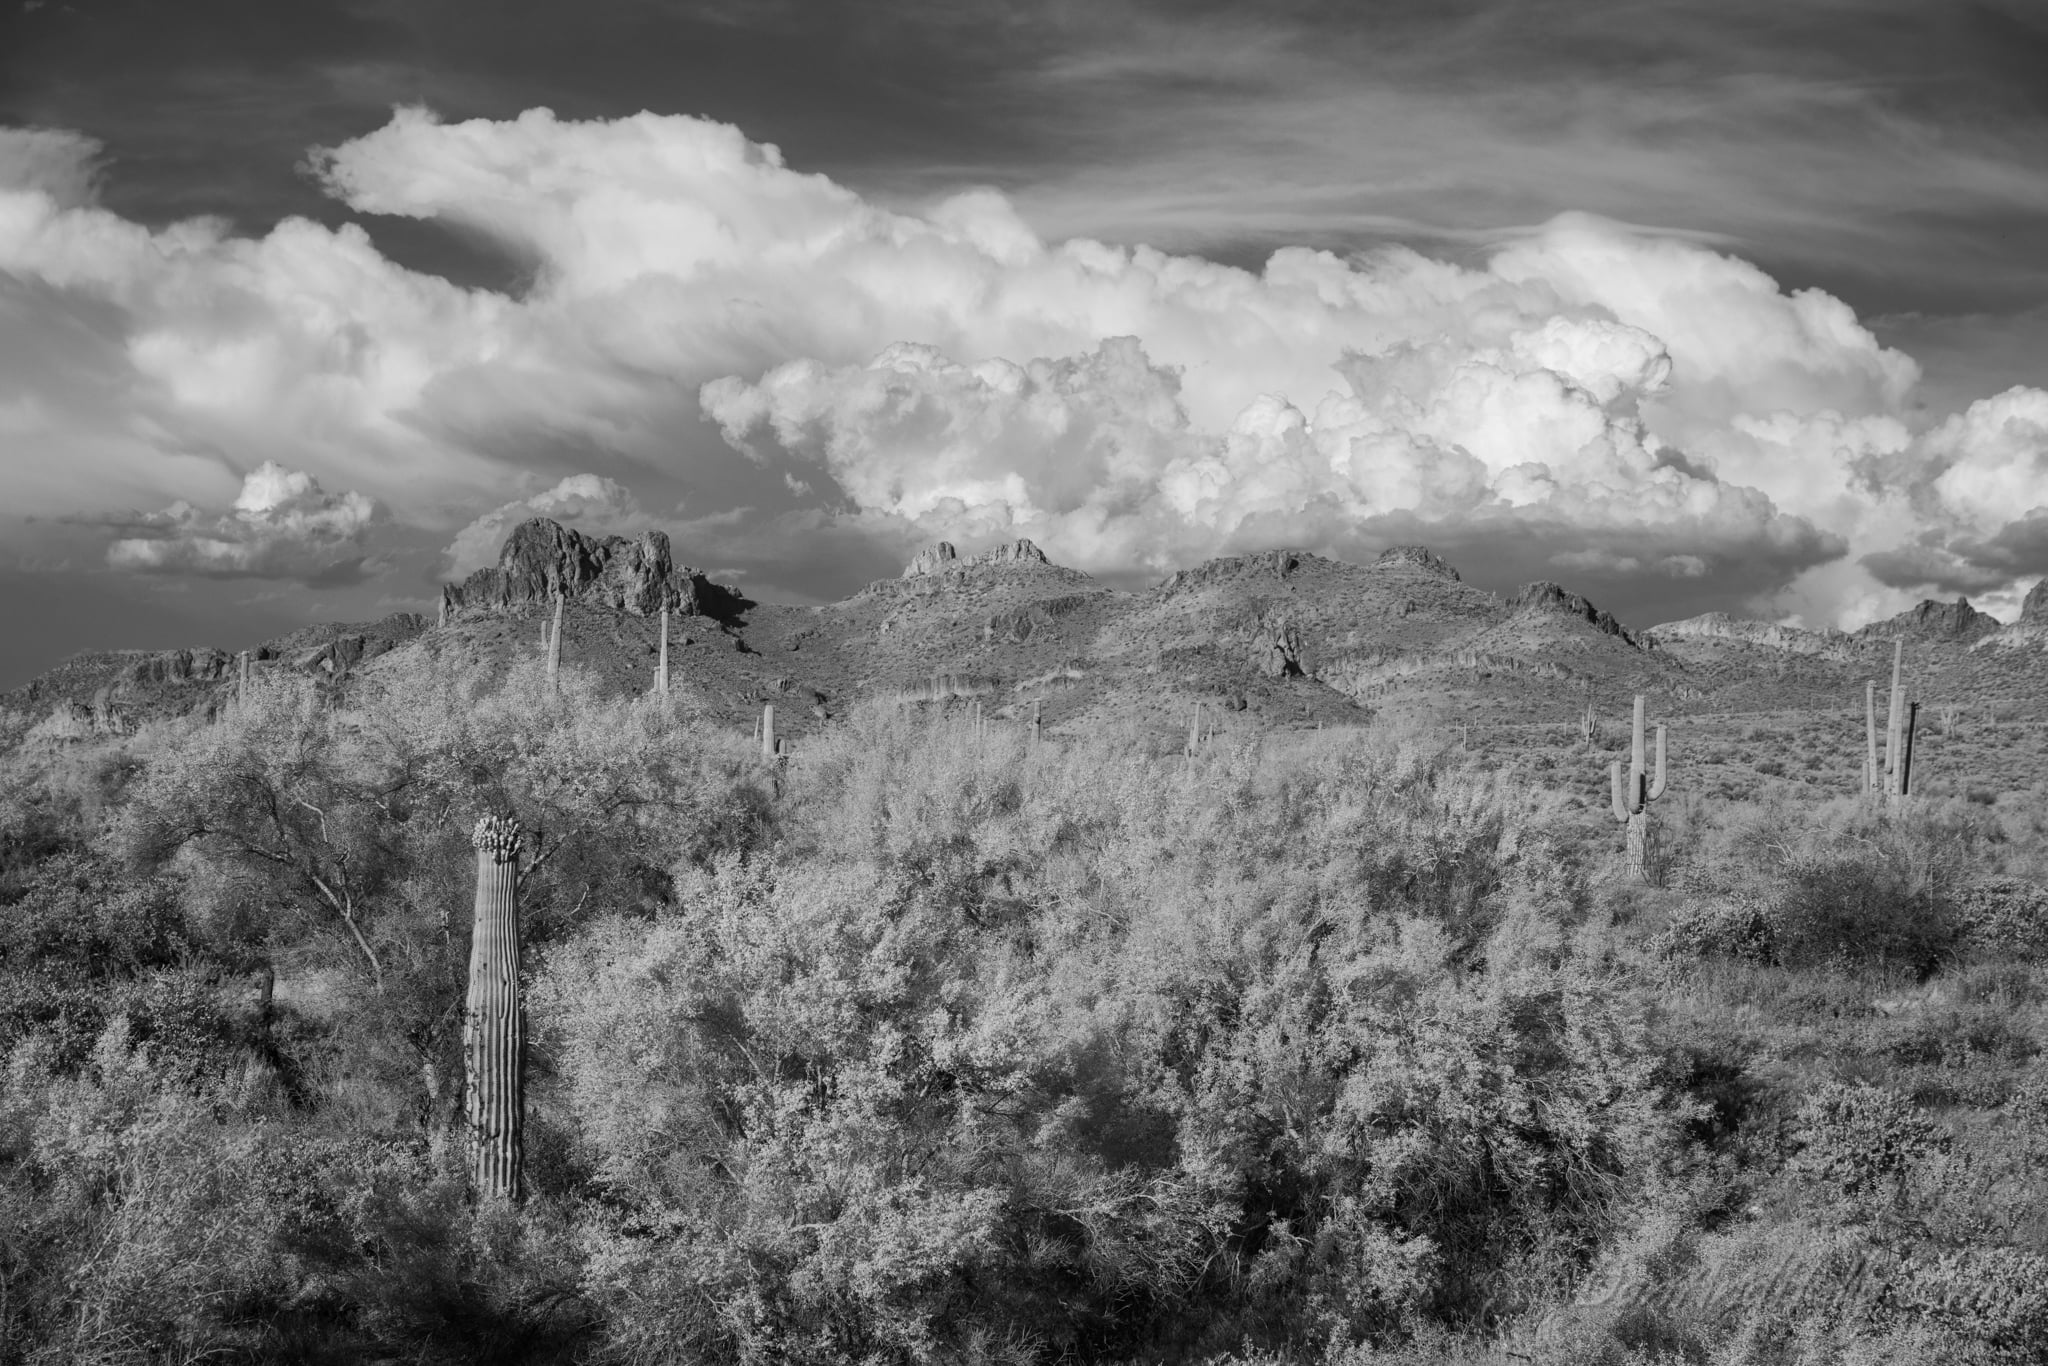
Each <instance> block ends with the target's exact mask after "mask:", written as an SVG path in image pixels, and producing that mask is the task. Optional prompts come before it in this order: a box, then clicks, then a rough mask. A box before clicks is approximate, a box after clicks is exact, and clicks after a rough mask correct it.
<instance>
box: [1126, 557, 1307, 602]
mask: <svg viewBox="0 0 2048 1366" xmlns="http://www.w3.org/2000/svg"><path fill="white" fill-rule="evenodd" d="M1299 568H1301V556H1300V555H1298V554H1296V553H1295V552H1294V551H1292V550H1261V551H1258V552H1257V553H1255V554H1251V555H1229V556H1224V557H1223V558H1220V559H1214V560H1205V561H1203V562H1202V563H1201V564H1198V565H1196V566H1195V567H1194V568H1193V569H1176V570H1175V571H1174V572H1173V573H1172V574H1170V575H1168V576H1167V578H1166V580H1165V581H1164V582H1163V583H1161V584H1160V585H1159V590H1158V591H1159V593H1160V594H1161V595H1162V596H1166V597H1171V596H1172V595H1173V594H1175V593H1180V592H1185V591H1188V590H1190V589H1195V588H1201V587H1204V586H1206V585H1209V584H1215V583H1227V582H1232V581H1235V580H1239V579H1243V578H1246V577H1248V576H1249V577H1251V578H1254V579H1264V578H1275V579H1284V578H1286V577H1287V576H1288V575H1289V574H1292V573H1293V572H1294V571H1295V570H1297V569H1299Z"/></svg>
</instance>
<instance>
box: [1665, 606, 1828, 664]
mask: <svg viewBox="0 0 2048 1366" xmlns="http://www.w3.org/2000/svg"><path fill="white" fill-rule="evenodd" d="M1643 635H1644V636H1645V637H1646V638H1648V639H1651V640H1656V641H1663V642H1669V641H1726V642H1730V643H1733V644H1738V645H1755V646H1758V647H1761V648H1765V649H1772V650H1789V651H1791V652H1792V653H1794V654H1802V655H1824V656H1827V657H1828V658H1831V659H1847V658H1849V657H1850V656H1851V655H1852V654H1854V653H1855V647H1856V643H1857V642H1856V639H1855V637H1853V636H1851V635H1850V634H1849V633H1848V632H1846V631H1836V630H1832V629H1830V630H1825V631H1809V630H1806V629H1804V628H1802V627H1797V626H1780V625H1777V624H1776V623H1774V622H1768V621H1748V620H1745V619H1743V618H1741V617H1731V616H1729V615H1728V614H1727V613H1726V612H1708V613H1705V614H1704V615H1702V616H1697V617H1687V618H1686V619H1685V620H1684V621H1667V622H1664V623H1662V624H1660V625H1657V626H1652V627H1651V628H1650V629H1649V630H1647V631H1645V632H1643Z"/></svg>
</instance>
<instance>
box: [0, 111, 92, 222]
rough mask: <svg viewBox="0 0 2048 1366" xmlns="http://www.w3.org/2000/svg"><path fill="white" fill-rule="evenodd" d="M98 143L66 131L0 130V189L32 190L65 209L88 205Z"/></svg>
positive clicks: (59, 129) (90, 199)
mask: <svg viewBox="0 0 2048 1366" xmlns="http://www.w3.org/2000/svg"><path fill="white" fill-rule="evenodd" d="M101 150H102V149H101V147H100V144H99V143H98V142H97V141H96V140H94V139H92V138H89V137H87V136H85V135H84V134H83V133H74V132H72V131H71V130H69V129H66V128H5V127H0V189H10V190H15V191H34V192H35V193H37V194H41V195H44V196H46V197H48V198H49V200H50V201H51V202H52V203H55V204H59V205H62V206H64V207H67V208H75V207H77V206H79V205H83V204H89V203H91V202H92V200H93V199H94V197H95V195H96V191H97V188H98V182H99V158H100V152H101Z"/></svg>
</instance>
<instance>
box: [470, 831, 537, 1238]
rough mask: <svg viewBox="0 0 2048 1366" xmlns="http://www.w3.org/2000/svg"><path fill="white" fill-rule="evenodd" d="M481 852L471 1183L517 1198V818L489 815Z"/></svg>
mask: <svg viewBox="0 0 2048 1366" xmlns="http://www.w3.org/2000/svg"><path fill="white" fill-rule="evenodd" d="M470 844H471V845H472V846H473V847H474V848H475V850H476V915H475V919H474V922H473V923H472V925H471V929H470V941H469V995H468V998H467V1000H466V1001H465V1002H464V1008H463V1015H462V1056H463V1067H464V1078H465V1080H466V1082H467V1083H468V1084H467V1088H466V1090H465V1092H464V1112H465V1114H466V1116H467V1118H468V1120H469V1140H470V1181H471V1183H472V1184H473V1185H474V1186H475V1188H476V1192H477V1194H478V1195H479V1196H483V1197H486V1198H489V1199H493V1200H513V1201H516V1200H518V1199H519V1181H520V1174H521V1168H522V1166H523V1162H524V1156H525V1154H524V1144H523V1139H524V1133H523V1130H524V1128H525V1118H526V1114H525V1110H526V1094H525V1086H526V1019H525V1016H524V1013H523V1012H522V1011H521V1009H520V1002H519V904H518V891H519V845H520V832H519V825H518V822H516V821H512V820H508V819H506V818H504V817H502V816H485V817H483V818H482V819H480V820H479V821H477V823H476V830H475V831H474V832H473V833H472V834H471V836H470Z"/></svg>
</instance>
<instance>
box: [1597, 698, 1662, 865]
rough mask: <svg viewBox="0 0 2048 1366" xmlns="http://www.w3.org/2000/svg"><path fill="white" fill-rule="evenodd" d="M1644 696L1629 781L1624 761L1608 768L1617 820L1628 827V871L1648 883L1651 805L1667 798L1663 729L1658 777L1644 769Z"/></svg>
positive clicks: (1639, 702)
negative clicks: (1625, 772)
mask: <svg viewBox="0 0 2048 1366" xmlns="http://www.w3.org/2000/svg"><path fill="white" fill-rule="evenodd" d="M1643 760H1644V752H1643V695H1642V694H1641V693H1637V694H1636V715H1635V731H1634V736H1633V738H1632V740H1631V741H1630V746H1629V768H1628V779H1627V781H1626V782H1625V783H1624V782H1623V780H1622V776H1621V760H1619V759H1616V760H1615V761H1614V762H1613V763H1611V764H1609V765H1608V766H1607V777H1608V785H1609V787H1610V789H1611V791H1612V794H1613V799H1614V819H1615V820H1616V821H1617V822H1619V823H1620V824H1622V825H1625V826H1627V827H1628V866H1629V871H1630V872H1632V873H1634V874H1635V875H1636V876H1637V877H1639V878H1641V879H1642V880H1643V881H1645V882H1649V881H1651V880H1652V874H1653V871H1654V867H1655V862H1656V859H1655V850H1654V847H1653V836H1652V834H1651V830H1650V803H1651V802H1654V801H1656V800H1657V799H1658V798H1659V797H1661V796H1663V795H1664V727H1663V726H1662V725H1659V726H1658V727H1657V773H1656V777H1655V778H1652V777H1651V776H1650V774H1649V773H1648V772H1647V771H1646V770H1645V768H1644V763H1643Z"/></svg>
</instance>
